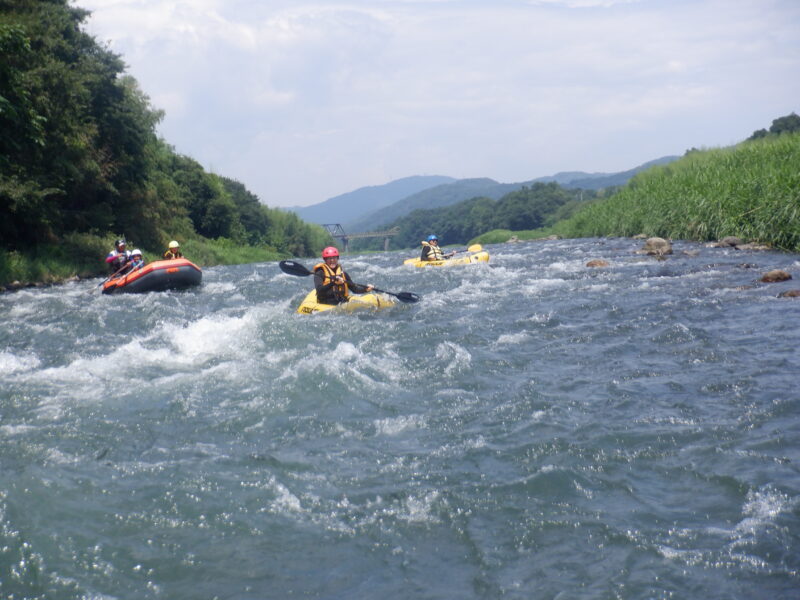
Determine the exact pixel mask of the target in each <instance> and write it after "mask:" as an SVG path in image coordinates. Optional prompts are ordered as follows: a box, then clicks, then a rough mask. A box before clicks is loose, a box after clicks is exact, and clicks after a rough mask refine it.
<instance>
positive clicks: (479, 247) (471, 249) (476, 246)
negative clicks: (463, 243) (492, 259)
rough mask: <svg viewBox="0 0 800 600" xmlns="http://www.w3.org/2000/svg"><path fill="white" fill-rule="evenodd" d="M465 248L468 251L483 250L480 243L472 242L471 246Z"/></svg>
mask: <svg viewBox="0 0 800 600" xmlns="http://www.w3.org/2000/svg"><path fill="white" fill-rule="evenodd" d="M467 250H468V251H469V252H480V251H481V250H483V246H481V245H480V244H472V246H470V247H469V248H467Z"/></svg>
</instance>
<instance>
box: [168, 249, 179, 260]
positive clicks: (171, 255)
mask: <svg viewBox="0 0 800 600" xmlns="http://www.w3.org/2000/svg"><path fill="white" fill-rule="evenodd" d="M174 258H183V254H181V251H180V250H175V251H174V252H173V251H172V249H169V250H167V251H166V252H164V260H172V259H174Z"/></svg>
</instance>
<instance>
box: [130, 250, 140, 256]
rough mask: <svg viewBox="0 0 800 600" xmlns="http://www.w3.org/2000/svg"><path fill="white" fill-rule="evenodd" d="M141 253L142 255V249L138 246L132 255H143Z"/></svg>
mask: <svg viewBox="0 0 800 600" xmlns="http://www.w3.org/2000/svg"><path fill="white" fill-rule="evenodd" d="M141 255H142V251H141V250H139V249H138V248H137V249H136V250H134V251H133V252H131V256H141Z"/></svg>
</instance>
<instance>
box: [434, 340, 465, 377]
mask: <svg viewBox="0 0 800 600" xmlns="http://www.w3.org/2000/svg"><path fill="white" fill-rule="evenodd" d="M436 356H437V357H439V356H446V357H449V360H448V363H447V366H446V367H445V368H444V372H445V373H447V374H448V375H452V374H453V373H454V372H458V371H461V370H464V369H469V368H470V366H471V365H472V354H470V353H469V350H467V349H466V348H464V347H463V346H459V345H458V344H456V343H453V342H442V343H440V344H438V345H437V346H436Z"/></svg>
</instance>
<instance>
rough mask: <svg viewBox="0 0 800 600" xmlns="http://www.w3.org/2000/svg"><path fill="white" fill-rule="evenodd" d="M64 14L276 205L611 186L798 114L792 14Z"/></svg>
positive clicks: (546, 0)
mask: <svg viewBox="0 0 800 600" xmlns="http://www.w3.org/2000/svg"><path fill="white" fill-rule="evenodd" d="M77 4H79V5H80V6H83V7H86V8H89V9H91V10H93V11H94V15H93V17H92V18H91V20H90V22H89V29H90V31H92V32H93V33H95V35H97V37H98V38H99V39H101V40H105V39H110V40H111V42H112V48H113V49H114V50H115V51H117V52H120V53H121V54H122V55H123V58H124V59H125V61H126V62H127V63H128V64H129V65H130V69H129V72H130V73H131V74H132V75H133V76H134V77H136V78H137V80H139V82H140V84H141V87H142V89H143V90H144V91H145V92H146V93H147V94H148V95H149V96H150V97H151V98H152V99H153V103H154V105H155V106H156V107H158V108H164V109H165V110H166V118H165V119H164V122H163V124H162V128H161V131H162V134H163V135H164V137H165V138H166V139H167V141H168V142H170V143H171V144H173V145H175V147H176V148H177V149H178V151H179V152H182V153H185V154H189V155H191V156H193V157H194V158H196V159H198V160H199V161H200V162H201V163H203V164H205V165H207V166H212V165H213V168H214V170H215V171H216V172H219V173H222V174H225V175H228V176H231V177H234V178H236V179H239V180H240V181H242V182H243V183H245V185H247V186H248V188H250V189H251V190H252V191H254V192H255V193H256V194H258V195H259V196H260V197H261V198H262V200H263V201H265V202H267V203H268V204H270V205H292V204H310V203H315V202H321V201H323V200H325V199H326V198H328V197H331V196H334V195H336V194H339V193H343V192H346V191H350V190H352V189H355V188H357V187H361V186H364V185H374V184H380V183H385V182H386V181H388V180H390V179H394V178H398V177H403V176H407V175H413V174H418V173H441V174H446V175H451V176H454V177H484V176H486V177H493V178H495V179H497V180H500V181H523V180H527V179H531V178H534V177H537V176H540V175H547V174H551V173H553V172H556V171H559V170H576V169H581V170H587V171H603V170H605V171H613V170H623V169H627V168H631V167H633V166H636V165H637V164H640V163H642V162H645V161H647V160H650V159H652V158H656V157H658V156H661V155H664V154H672V153H681V152H683V151H684V150H685V149H686V148H689V147H692V146H703V145H706V146H709V145H717V144H724V143H731V142H733V141H737V140H739V139H742V138H744V137H746V136H747V135H749V134H750V133H751V132H752V131H753V130H754V129H758V128H761V127H765V126H769V123H770V122H771V119H773V118H776V117H778V116H781V115H783V114H787V113H788V112H790V111H792V110H795V111H797V110H798V109H800V107H798V106H797V102H798V100H797V99H798V98H799V97H800V94H798V92H800V84H798V82H797V80H798V79H800V78H797V76H796V74H797V73H798V72H800V68H798V67H800V33H798V32H800V3H795V2H794V1H792V0H736V1H723V0H675V1H672V2H660V1H655V0H639V1H624V0H623V1H613V0H573V1H566V0H564V1H557V0H539V1H531V2H527V3H524V2H519V1H516V0H496V1H494V2H489V1H486V2H483V1H478V0H450V1H447V0H443V1H438V2H437V1H427V2H423V1H414V2H410V1H401V0H350V1H346V0H345V1H341V2H336V1H333V2H322V1H310V0H294V1H289V0H286V1H277V0H268V1H259V0H229V1H223V0H191V1H190V0H170V1H164V0H158V1H156V0H78V2H77Z"/></svg>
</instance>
